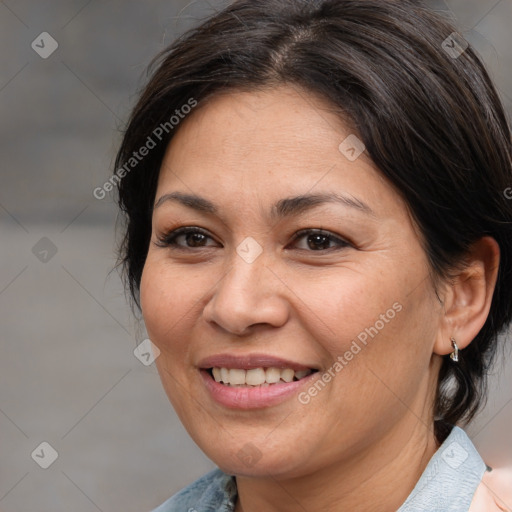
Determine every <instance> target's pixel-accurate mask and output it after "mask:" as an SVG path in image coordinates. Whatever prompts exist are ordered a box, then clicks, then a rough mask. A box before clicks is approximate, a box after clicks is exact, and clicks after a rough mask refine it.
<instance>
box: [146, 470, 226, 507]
mask: <svg viewBox="0 0 512 512" xmlns="http://www.w3.org/2000/svg"><path fill="white" fill-rule="evenodd" d="M235 498H236V483H235V479H234V477H232V476H229V475H227V474H226V473H224V472H222V471H221V470H220V469H214V470H213V471H210V472H209V473H207V474H206V475H204V476H202V477H201V478H199V479H198V480H196V481H195V482H193V483H192V484H190V485H189V486H187V487H185V488H184V489H182V490H181V491H180V492H178V493H177V494H175V495H174V496H172V497H171V498H169V499H168V500H167V501H166V502H165V503H162V505H160V506H159V507H157V508H156V509H154V510H153V512H178V511H179V512H203V511H207V510H225V511H226V512H229V511H230V510H233V508H231V504H232V503H234V500H235Z"/></svg>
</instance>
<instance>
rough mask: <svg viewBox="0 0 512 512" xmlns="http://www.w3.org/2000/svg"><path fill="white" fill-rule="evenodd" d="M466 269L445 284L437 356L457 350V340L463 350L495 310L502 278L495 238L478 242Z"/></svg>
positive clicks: (487, 237) (471, 252) (435, 349)
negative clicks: (454, 342) (494, 299)
mask: <svg viewBox="0 0 512 512" xmlns="http://www.w3.org/2000/svg"><path fill="white" fill-rule="evenodd" d="M464 262H465V265H464V268H463V269H462V270H459V271H458V274H457V275H456V276H455V277H454V278H453V279H452V280H451V281H449V282H447V283H446V284H445V288H444V290H443V291H444V293H443V294H442V301H443V312H442V313H441V315H442V318H441V323H440V329H439V332H438V335H437V337H436V341H435V344H434V353H435V354H439V355H446V354H449V353H451V352H452V351H453V346H452V343H451V338H452V337H453V338H454V339H455V341H456V343H457V346H458V348H459V349H463V348H465V347H467V346H468V345H469V344H470V343H471V341H473V339H474V338H475V336H476V335H477V334H478V333H479V331H480V329H481V328H482V327H483V325H484V323H485V321H486V320H487V316H488V315H489V310H490V308H491V302H492V296H493V293H494V288H495V286H496V280H497V277H498V267H499V263H500V248H499V245H498V242H496V240H495V239H494V238H491V237H489V236H485V237H483V238H481V239H480V240H478V241H477V242H475V243H474V244H473V245H472V247H471V249H470V250H469V252H468V253H467V255H466V257H465V258H464Z"/></svg>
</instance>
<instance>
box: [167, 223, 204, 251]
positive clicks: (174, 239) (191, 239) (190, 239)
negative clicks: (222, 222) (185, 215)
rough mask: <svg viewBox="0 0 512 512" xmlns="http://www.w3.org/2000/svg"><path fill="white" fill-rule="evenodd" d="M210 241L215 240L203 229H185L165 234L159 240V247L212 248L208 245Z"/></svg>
mask: <svg viewBox="0 0 512 512" xmlns="http://www.w3.org/2000/svg"><path fill="white" fill-rule="evenodd" d="M208 239H210V240H213V239H212V237H211V236H210V235H208V233H207V232H206V231H204V230H203V229H201V228H195V227H184V228H179V229H176V230H174V231H171V232H170V233H167V234H165V235H164V236H162V237H161V238H159V239H158V242H157V245H158V246H159V247H173V248H176V249H193V248H200V247H211V246H210V245H207V242H208Z"/></svg>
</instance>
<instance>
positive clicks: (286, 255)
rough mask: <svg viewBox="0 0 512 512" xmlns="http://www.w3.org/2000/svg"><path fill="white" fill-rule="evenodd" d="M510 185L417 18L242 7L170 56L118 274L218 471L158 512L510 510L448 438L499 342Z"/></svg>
mask: <svg viewBox="0 0 512 512" xmlns="http://www.w3.org/2000/svg"><path fill="white" fill-rule="evenodd" d="M511 162H512V148H511V134H510V131H509V128H508V126H507V122H506V119H505V115H504V113H503V109H502V106H501V104H500V101H499V99H498V96H497V94H496V91H495V89H494V87H493V86H492V84H491V82H490V80H489V77H488V75H487V73H486V71H485V70H484V68H483V66H482V64H481V63H480V61H479V59H478V58H477V57H476V55H475V53H474V52H473V50H472V49H471V48H469V47H468V46H467V43H465V41H464V40H463V39H462V38H461V36H459V35H458V34H456V33H455V32H454V29H453V28H452V27H451V26H449V25H448V24H447V22H446V21H444V20H443V19H441V18H440V17H439V16H438V15H436V14H434V13H432V12H430V11H428V10H427V9H426V8H424V7H422V6H421V5H420V4H419V3H418V2H416V1H388V2H382V1H378V0H359V1H358V0H350V1H349V0H324V1H320V0H319V1H312V2H304V1H300V0H284V1H283V0H256V1H255V0H241V1H237V2H235V3H233V4H232V5H231V6H229V7H227V8H226V9H225V10H224V11H222V12H220V13H219V14H217V15H216V16H214V17H213V18H211V19H209V20H207V21H206V22H205V23H204V24H203V25H202V26H200V27H199V28H197V29H195V30H193V31H191V32H190V33H188V34H186V35H185V36H183V37H182V38H180V39H179V40H178V41H177V42H175V43H174V44H173V45H172V46H171V47H170V48H169V49H168V50H166V51H165V52H164V53H163V54H162V55H161V57H160V61H159V66H158V68H157V69H156V71H155V72H154V73H153V75H152V77H151V79H150V81H149V84H148V85H147V86H146V88H145V89H144V91H143V93H142V95H141V98H140V100H139V102H138V104H137V105H136V107H135V109H134V111H133V113H132V116H131V119H130V121H129V124H128V127H127V130H126V132H125V135H124V139H123V141H122V145H121V148H120V150H119V153H118V157H117V161H116V168H117V169H118V176H119V178H120V183H119V202H120V207H121V209H122V211H123V212H124V214H125V217H126V231H125V237H124V242H123V244H122V247H121V253H120V254H121V259H122V262H123V264H124V268H125V271H126V277H127V284H128V285H129V287H130V290H131V292H132V295H133V298H134V300H135V303H136V304H137V306H139V307H140V308H141V311H142V315H143V318H144V321H145V325H146V327H147V331H148V335H149V337H150V339H151V340H152V342H153V343H154V345H155V346H156V348H157V349H158V350H159V354H160V355H159V357H158V358H157V359H156V363H157V367H158V370H159V374H160V376H161V379H162V383H163V385H164V388H165V390H166V393H167V395H168V396H169V399H170V401H171V402H172V405H173V406H174V408H175V410H176V412H177V414H178V415H179V417H180V419H181V421H182V422H183V424H184V426H185V427H186V429H187V430H188V432H189V434H190V435H191V437H192V438H193V439H194V441H195V442H196V443H197V444H198V445H199V447H200V448H201V449H202V450H203V451H204V452H205V453H206V455H207V456H208V457H210V458H211V459H212V460H213V461H214V462H215V463H216V464H217V465H218V466H219V469H218V470H215V471H214V472H212V473H209V474H208V475H206V476H205V477H203V478H202V479H200V480H198V481H197V482H195V483H194V484H192V485H191V486H189V487H188V488H186V489H185V490H183V491H181V492H180V493H179V494H177V495H176V496H174V497H173V498H171V499H170V500H168V501H167V502H166V503H164V504H163V505H162V506H161V507H159V508H158V509H157V511H158V512H164V511H186V510H189V511H197V512H204V511H212V510H222V511H235V512H241V511H243V512H252V511H261V510H265V511H291V510H293V511H296V510H307V511H310V512H313V511H317V510H332V511H338V510H339V511H342V510H357V511H396V510H399V511H400V512H406V511H415V512H417V511H420V510H425V511H427V510H428V511H429V512H432V511H443V512H445V511H447V510H454V511H467V510H471V511H475V510H486V511H489V510H506V509H507V508H506V507H507V506H508V507H510V505H511V503H510V501H509V502H508V504H507V503H505V500H506V497H505V492H506V489H505V488H500V489H496V488H494V487H493V485H494V484H493V479H492V478H491V475H492V471H489V470H490V469H491V468H488V467H486V465H485V463H484V461H483V460H482V458H481V457H480V455H479V454H478V452H477V451H476V449H475V448H474V446H473V444H472V443H471V440H470V439H469V438H468V436H467V435H466V434H465V432H464V430H462V428H461V426H464V425H466V424H467V422H468V421H469V420H471V419H472V418H473V416H474V414H475V413H476V411H477V409H478V407H479V405H481V403H482V401H483V400H484V398H485V378H486V374H487V372H488V369H489V366H490V364H491V360H492V358H493V354H494V353H495V351H496V347H497V339H498V334H499V333H500V332H503V331H504V330H505V329H506V327H507V326H508V325H509V324H510V321H511V314H512V313H511V312H512V308H511V307H510V304H511V300H512V296H511V294H512V287H511V276H512V202H511V201H510V200H508V199H507V197H506V195H505V194H504V191H505V190H506V189H507V187H510V184H511V182H512V173H511ZM157 353H158V352H157ZM502 487H503V486H502ZM507 499H508V498H507ZM470 507H471V508H470Z"/></svg>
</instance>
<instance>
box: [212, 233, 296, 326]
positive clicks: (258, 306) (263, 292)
mask: <svg viewBox="0 0 512 512" xmlns="http://www.w3.org/2000/svg"><path fill="white" fill-rule="evenodd" d="M258 245H259V244H258ZM256 249H257V247H256V246H255V244H254V242H253V241H251V240H245V241H243V242H242V243H241V244H239V246H238V247H237V249H236V252H235V251H233V254H232V257H231V258H230V261H229V265H230V266H229V268H228V270H227V273H226V274H225V275H224V277H223V279H221V280H220V281H219V282H218V284H217V286H216V287H215V289H214V292H213V295H212V297H211V298H210V301H209V302H208V304H207V305H206V306H205V310H204V315H205V318H206V320H208V321H211V322H215V323H217V324H218V325H220V326H221V327H223V328H224V329H226V330H228V331H231V332H234V333H237V334H241V333H242V332H244V331H245V330H246V329H247V328H248V327H250V326H251V325H255V324H269V325H273V326H279V325H282V324H283V323H284V322H285V321H286V318H287V314H288V313H287V311H288V310H287V304H286V298H285V297H284V296H283V295H282V293H280V289H281V288H282V283H280V281H279V280H278V279H277V278H276V277H275V276H274V275H273V273H272V272H271V271H270V270H269V268H268V265H269V264H271V262H270V260H271V258H269V257H268V255H266V254H264V252H263V250H262V249H261V246H260V249H259V250H256Z"/></svg>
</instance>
